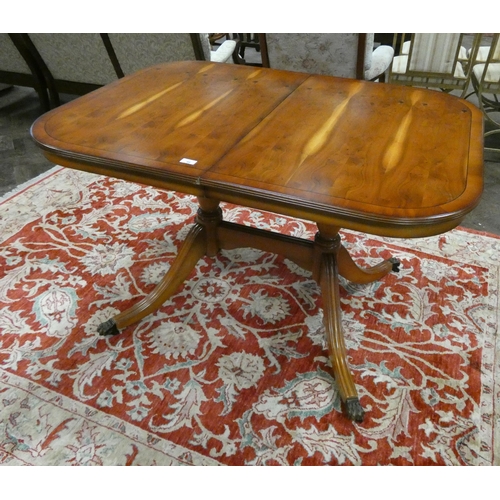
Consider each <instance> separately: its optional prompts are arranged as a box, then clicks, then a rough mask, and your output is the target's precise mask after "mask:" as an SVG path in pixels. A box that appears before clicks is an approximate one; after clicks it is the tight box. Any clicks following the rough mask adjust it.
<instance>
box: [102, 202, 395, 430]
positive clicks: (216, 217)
mask: <svg viewBox="0 0 500 500" xmlns="http://www.w3.org/2000/svg"><path fill="white" fill-rule="evenodd" d="M198 203H199V209H198V214H197V216H196V221H195V224H194V225H193V227H192V228H191V230H190V231H189V233H188V235H187V237H186V239H185V241H184V242H183V244H182V246H181V248H180V250H179V253H178V255H177V257H176V258H175V260H174V262H173V263H172V265H171V267H170V269H169V270H168V272H167V273H166V274H165V276H164V277H163V279H162V280H161V281H160V283H159V284H158V285H157V286H156V287H155V289H154V290H153V291H152V292H151V293H150V294H149V295H147V296H146V297H144V298H143V299H142V300H141V301H139V302H138V303H136V304H135V305H133V306H132V307H130V308H129V309H127V310H125V311H123V312H121V313H119V314H118V315H116V316H114V317H113V318H111V319H109V320H107V321H105V322H104V323H102V324H101V325H99V327H98V332H99V333H100V334H101V335H116V334H118V333H120V330H122V329H124V328H126V327H127V326H129V325H132V324H134V323H136V322H138V321H140V320H141V319H142V318H144V317H145V316H147V315H149V314H151V313H152V312H154V311H156V310H157V309H158V308H160V307H161V306H162V304H163V303H164V302H165V301H166V300H168V299H169V298H170V297H171V296H172V295H174V294H175V293H176V291H177V290H178V289H179V287H180V286H181V285H182V283H183V282H184V281H185V280H186V279H187V278H188V277H189V275H190V274H191V272H192V270H193V268H194V267H195V266H196V264H197V263H198V261H199V260H200V259H201V258H203V257H204V256H210V257H213V256H215V255H216V254H217V253H218V252H219V251H220V250H232V249H235V248H243V247H251V248H256V249H258V250H262V251H265V252H272V253H277V254H280V255H282V256H283V257H285V258H287V259H289V260H291V261H293V262H295V263H296V264H297V265H299V266H300V267H302V268H303V269H306V270H308V271H310V272H311V273H312V277H313V279H314V280H315V281H316V282H317V283H318V284H319V286H320V288H321V294H322V298H323V317H324V324H325V330H326V335H327V340H328V348H329V357H330V360H331V363H332V367H333V372H334V376H335V380H336V383H337V386H338V389H339V392H340V396H341V399H342V402H343V403H344V411H345V414H346V416H347V417H348V418H349V419H351V420H354V421H356V422H362V421H363V418H364V410H363V408H362V406H361V404H360V401H359V397H358V393H357V390H356V386H355V384H354V380H353V377H352V374H351V371H350V368H349V364H348V362H347V353H346V348H345V342H344V332H343V329H342V316H341V309H340V296H339V279H338V277H339V275H341V276H343V277H344V278H345V279H347V280H349V281H351V282H353V283H358V284H366V283H371V282H373V281H377V280H379V279H381V278H383V277H384V276H386V275H387V274H388V273H390V272H391V271H398V270H399V261H398V260H397V259H394V258H390V259H387V260H384V261H382V262H380V263H379V264H377V265H375V266H373V267H370V268H366V269H363V268H360V267H359V266H358V265H357V264H356V263H355V262H354V261H353V259H352V258H351V256H350V255H349V253H348V251H347V250H346V248H345V247H344V246H343V245H342V243H341V239H340V235H339V231H340V229H341V228H339V227H336V226H329V225H325V224H317V227H318V232H317V234H316V236H315V239H314V241H310V240H304V239H301V238H295V237H292V236H286V235H282V234H279V233H273V232H270V231H265V230H262V229H257V228H253V227H248V226H243V225H240V224H234V223H231V222H226V221H224V220H223V218H222V210H221V208H220V206H219V204H220V202H219V201H218V200H213V199H210V198H204V197H198Z"/></svg>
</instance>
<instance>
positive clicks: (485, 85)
mask: <svg viewBox="0 0 500 500" xmlns="http://www.w3.org/2000/svg"><path fill="white" fill-rule="evenodd" d="M470 60H471V65H472V86H473V88H474V92H475V93H476V95H477V98H478V101H479V107H480V108H481V110H482V111H483V114H484V117H485V120H486V123H485V125H486V127H487V128H488V130H487V131H486V133H485V134H484V136H485V137H489V136H492V135H494V134H500V101H499V99H498V96H499V94H500V34H499V33H494V34H493V36H492V39H491V44H490V45H489V46H482V47H479V49H478V51H477V54H476V57H475V58H473V55H472V54H471V56H470ZM485 149H494V150H498V148H490V147H486V148H485Z"/></svg>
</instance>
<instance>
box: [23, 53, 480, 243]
mask: <svg viewBox="0 0 500 500" xmlns="http://www.w3.org/2000/svg"><path fill="white" fill-rule="evenodd" d="M32 135H33V138H34V139H35V141H36V143H37V144H38V145H39V146H40V147H41V148H42V149H43V151H44V153H45V155H46V156H47V158H49V159H50V160H51V161H53V162H54V163H58V164H61V165H65V166H68V167H71V168H77V169H82V170H87V171H91V172H96V173H101V174H105V175H109V176H114V177H118V178H122V179H126V180H132V181H136V182H141V183H143V184H149V185H153V186H157V187H162V188H167V189H176V190H180V191H183V192H186V193H191V194H194V195H197V196H205V197H209V198H214V199H217V200H221V201H228V202H233V203H238V204H241V205H245V206H249V207H253V208H257V209H263V210H271V211H274V212H278V213H280V214H283V215H291V216H295V217H301V218H304V219H308V220H312V221H314V222H317V223H321V224H329V225H330V226H338V227H345V228H349V229H355V230H361V231H365V232H368V233H373V234H380V235H385V236H403V237H411V236H428V235H432V234H438V233H441V232H444V231H446V230H448V229H451V228H453V227H455V226H456V225H458V224H459V223H460V221H461V220H462V219H463V217H464V216H465V215H466V214H467V213H468V212H469V211H470V210H472V209H473V208H474V207H475V206H476V204H477V203H478V201H479V197H480V195H481V192H482V187H483V170H482V169H483V157H482V155H483V117H482V114H481V112H480V111H479V110H478V109H477V108H476V107H475V106H473V105H472V104H470V103H468V102H466V101H465V100H461V99H458V98H455V97H453V96H450V95H448V94H445V93H441V92H437V91H432V90H425V89H417V88H411V87H403V86H397V85H389V84H381V83H372V82H363V81H358V80H351V79H344V78H335V77H329V76H319V75H309V74H303V73H296V72H288V71H278V70H272V69H266V68H255V67H249V66H238V65H232V64H220V63H209V62H199V61H190V62H177V63H168V64H162V65H158V66H154V67H151V68H147V69H144V70H141V71H139V72H137V73H135V74H133V75H130V76H128V77H125V78H123V79H121V80H118V81H116V82H114V83H112V84H110V85H107V86H105V87H103V88H101V89H99V90H97V91H95V92H92V93H90V94H87V95H85V96H83V97H80V98H78V99H76V100H74V101H72V102H70V103H68V104H66V105H64V106H61V107H59V108H57V109H55V110H52V111H50V112H49V113H47V114H45V115H43V116H42V117H40V118H39V119H38V120H37V121H36V122H35V123H34V125H33V127H32Z"/></svg>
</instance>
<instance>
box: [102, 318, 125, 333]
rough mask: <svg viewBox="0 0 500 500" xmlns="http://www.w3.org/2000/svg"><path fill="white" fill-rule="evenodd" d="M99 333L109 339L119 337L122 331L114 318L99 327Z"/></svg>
mask: <svg viewBox="0 0 500 500" xmlns="http://www.w3.org/2000/svg"><path fill="white" fill-rule="evenodd" d="M97 332H98V333H99V335H102V336H103V337H108V336H110V335H118V334H119V333H120V331H119V330H118V328H117V327H116V323H115V320H114V319H113V318H111V319H108V320H107V321H104V323H101V324H100V325H99V326H98V327H97Z"/></svg>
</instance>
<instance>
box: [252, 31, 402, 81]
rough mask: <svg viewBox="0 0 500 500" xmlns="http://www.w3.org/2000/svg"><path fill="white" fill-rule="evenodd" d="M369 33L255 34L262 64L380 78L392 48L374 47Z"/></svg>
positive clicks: (306, 71) (373, 78) (333, 74)
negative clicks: (257, 37)
mask: <svg viewBox="0 0 500 500" xmlns="http://www.w3.org/2000/svg"><path fill="white" fill-rule="evenodd" d="M373 39H374V34H373V33H265V34H260V35H259V40H260V46H261V50H262V63H263V66H264V67H268V68H276V69H287V70H292V71H301V72H305V73H314V74H320V75H332V76H338V77H343V78H357V79H359V80H376V79H379V80H380V81H384V75H385V71H386V70H387V69H388V68H389V66H390V64H391V61H392V57H393V55H394V50H393V48H392V47H390V46H388V45H381V46H379V47H377V48H376V49H375V50H374V49H373V47H374V42H373Z"/></svg>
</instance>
